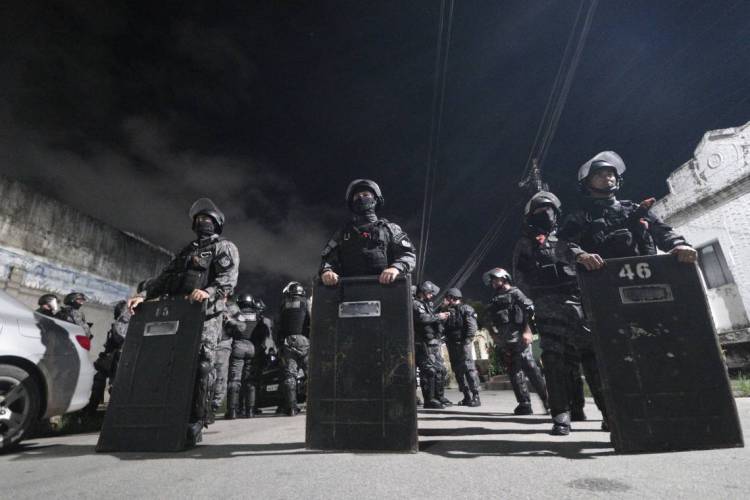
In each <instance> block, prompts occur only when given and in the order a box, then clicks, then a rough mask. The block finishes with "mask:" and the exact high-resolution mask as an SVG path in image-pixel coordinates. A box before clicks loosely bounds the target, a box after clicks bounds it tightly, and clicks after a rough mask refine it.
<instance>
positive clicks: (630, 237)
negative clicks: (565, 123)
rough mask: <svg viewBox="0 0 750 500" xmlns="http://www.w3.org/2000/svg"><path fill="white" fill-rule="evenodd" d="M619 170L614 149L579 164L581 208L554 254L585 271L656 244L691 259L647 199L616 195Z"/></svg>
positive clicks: (652, 250) (648, 250)
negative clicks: (641, 199) (610, 259)
mask: <svg viewBox="0 0 750 500" xmlns="http://www.w3.org/2000/svg"><path fill="white" fill-rule="evenodd" d="M625 169H626V168H625V162H624V161H623V160H622V158H621V157H620V155H618V154H617V153H615V152H614V151H603V152H601V153H599V154H597V155H595V156H594V157H593V158H591V159H590V160H588V161H587V162H586V163H584V164H583V165H581V167H580V168H579V169H578V187H579V190H580V192H581V194H582V196H583V198H582V200H581V206H580V208H578V209H577V210H575V211H573V212H572V213H570V214H569V215H568V216H567V217H566V218H565V220H564V222H563V224H562V225H561V227H560V230H559V231H558V233H557V236H558V238H559V244H558V245H557V247H556V250H555V253H556V256H557V257H558V258H559V259H560V260H562V261H563V262H566V263H567V264H569V265H571V266H574V265H576V264H580V265H581V266H582V267H583V268H584V269H585V270H587V271H593V270H596V269H600V268H602V267H603V266H604V265H605V262H604V259H609V258H616V257H632V256H636V255H653V254H655V253H656V252H657V248H659V249H660V250H663V251H665V252H669V253H671V254H673V255H675V256H676V258H677V260H679V261H680V262H685V263H692V262H695V260H696V256H697V254H696V251H695V250H694V249H693V248H692V247H691V246H690V245H689V244H688V243H687V242H686V241H685V239H684V238H683V237H682V236H680V235H678V234H677V233H675V232H674V231H673V230H672V228H671V227H669V226H668V225H666V224H664V223H663V222H662V221H661V220H660V219H659V218H658V217H657V216H656V215H654V214H653V213H652V212H651V211H650V210H649V209H650V207H651V205H652V204H653V202H654V200H653V198H652V199H648V200H645V201H643V202H642V203H635V202H632V201H629V200H618V199H617V197H616V195H617V191H619V189H620V188H621V187H622V183H623V174H624V173H625ZM592 392H593V391H592ZM600 408H601V406H600ZM603 417H604V418H603V420H602V429H603V430H608V429H609V426H608V424H607V418H606V413H604V414H603Z"/></svg>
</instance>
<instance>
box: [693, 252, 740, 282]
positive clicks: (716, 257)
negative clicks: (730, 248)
mask: <svg viewBox="0 0 750 500" xmlns="http://www.w3.org/2000/svg"><path fill="white" fill-rule="evenodd" d="M697 250H698V264H700V266H701V271H703V278H704V279H705V280H706V287H707V288H717V287H720V286H722V285H726V284H727V283H733V280H732V275H731V274H730V273H729V267H728V266H727V261H726V259H724V254H723V253H722V251H721V246H720V245H719V242H718V241H714V242H711V243H709V244H707V245H704V246H702V247H699V248H698V249H697Z"/></svg>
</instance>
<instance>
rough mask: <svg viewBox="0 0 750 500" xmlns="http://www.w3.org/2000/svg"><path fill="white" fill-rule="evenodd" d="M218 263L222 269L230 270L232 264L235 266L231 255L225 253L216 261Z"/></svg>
mask: <svg viewBox="0 0 750 500" xmlns="http://www.w3.org/2000/svg"><path fill="white" fill-rule="evenodd" d="M216 263H217V264H218V265H219V267H221V268H222V269H229V268H230V267H232V264H234V261H232V257H231V256H230V255H229V254H227V253H224V254H221V255H219V256H218V258H217V259H216Z"/></svg>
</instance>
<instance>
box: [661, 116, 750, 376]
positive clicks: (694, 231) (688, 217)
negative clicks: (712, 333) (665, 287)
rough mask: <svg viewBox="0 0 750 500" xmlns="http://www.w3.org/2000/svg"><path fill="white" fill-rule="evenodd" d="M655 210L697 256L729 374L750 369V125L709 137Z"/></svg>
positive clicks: (678, 173)
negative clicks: (690, 245)
mask: <svg viewBox="0 0 750 500" xmlns="http://www.w3.org/2000/svg"><path fill="white" fill-rule="evenodd" d="M667 183H668V185H669V194H668V195H667V196H665V197H664V198H662V199H661V200H659V201H658V202H657V203H656V205H654V207H653V210H654V212H655V213H656V214H657V215H659V216H660V217H661V218H662V219H664V220H665V222H667V223H668V224H669V225H671V226H672V227H674V228H675V229H676V231H677V232H678V233H680V234H682V235H684V236H685V238H686V239H687V240H688V241H689V242H690V243H691V244H692V245H693V246H694V247H695V248H696V250H697V251H698V260H699V265H700V268H701V271H702V273H703V277H704V280H705V284H706V294H707V296H708V301H709V304H710V307H711V313H712V315H713V318H714V324H715V325H716V330H717V333H718V335H719V339H720V342H721V343H722V346H723V347H724V349H725V352H726V354H727V364H728V365H729V367H730V368H743V367H744V368H750V321H749V320H748V318H749V317H750V122H748V123H747V124H745V125H743V126H741V127H735V128H728V129H721V130H712V131H710V132H707V133H706V134H705V135H704V136H703V139H702V140H701V142H700V144H698V147H697V148H696V149H695V153H694V155H693V158H691V159H690V160H689V161H687V162H686V163H684V164H683V165H682V166H680V167H679V168H677V169H676V170H675V171H674V172H672V174H671V175H670V176H669V178H668V180H667Z"/></svg>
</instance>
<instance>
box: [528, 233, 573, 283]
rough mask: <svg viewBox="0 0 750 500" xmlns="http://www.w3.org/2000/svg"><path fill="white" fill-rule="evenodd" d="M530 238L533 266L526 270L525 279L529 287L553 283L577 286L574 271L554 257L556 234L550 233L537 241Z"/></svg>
mask: <svg viewBox="0 0 750 500" xmlns="http://www.w3.org/2000/svg"><path fill="white" fill-rule="evenodd" d="M529 237H530V238H531V239H532V245H533V247H532V248H533V250H532V258H533V259H534V267H533V268H532V269H531V270H530V271H529V272H528V277H527V278H526V281H527V282H528V283H529V285H530V286H531V287H535V286H536V287H549V286H554V285H563V286H564V285H570V286H571V287H576V286H577V281H576V275H575V271H573V270H572V269H571V268H570V267H568V266H567V265H565V264H564V263H563V262H560V261H559V260H557V258H556V257H555V246H556V245H557V236H556V235H554V234H551V235H549V236H547V237H546V238H545V239H544V242H542V243H539V242H538V241H537V240H536V239H534V238H533V236H529Z"/></svg>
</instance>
